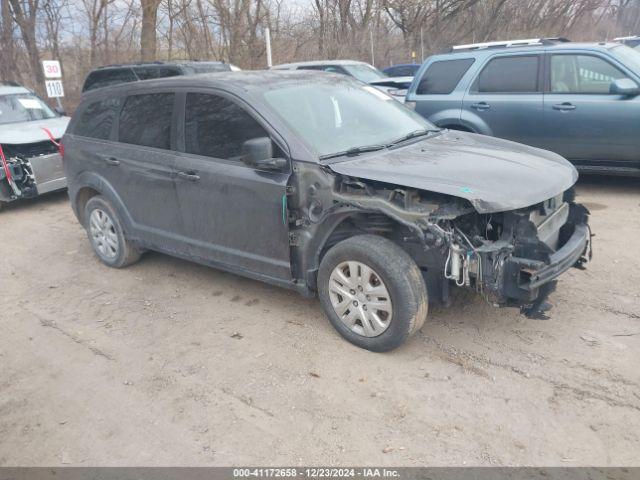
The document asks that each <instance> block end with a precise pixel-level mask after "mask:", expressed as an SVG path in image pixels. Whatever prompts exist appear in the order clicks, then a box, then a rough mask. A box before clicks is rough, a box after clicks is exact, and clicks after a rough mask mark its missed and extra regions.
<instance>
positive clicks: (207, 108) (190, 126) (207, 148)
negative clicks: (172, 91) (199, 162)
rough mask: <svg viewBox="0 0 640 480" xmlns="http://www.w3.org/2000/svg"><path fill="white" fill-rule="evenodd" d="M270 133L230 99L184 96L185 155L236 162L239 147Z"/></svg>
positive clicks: (215, 96)
mask: <svg viewBox="0 0 640 480" xmlns="http://www.w3.org/2000/svg"><path fill="white" fill-rule="evenodd" d="M268 136H269V134H268V133H267V132H266V131H265V130H264V128H262V126H261V125H260V124H259V123H258V122H257V121H256V120H255V119H254V118H253V117H252V116H251V115H249V114H248V113H247V112H246V111H245V110H244V109H242V108H241V107H240V106H239V105H237V104H235V103H234V102H232V101H231V100H227V99H226V98H224V97H220V96H218V95H211V94H208V93H189V94H187V104H186V112H185V146H186V151H187V152H188V153H194V154H197V155H204V156H207V157H213V158H223V159H233V160H235V159H239V157H240V152H241V149H242V144H243V143H244V142H246V141H247V140H251V139H252V138H259V137H268Z"/></svg>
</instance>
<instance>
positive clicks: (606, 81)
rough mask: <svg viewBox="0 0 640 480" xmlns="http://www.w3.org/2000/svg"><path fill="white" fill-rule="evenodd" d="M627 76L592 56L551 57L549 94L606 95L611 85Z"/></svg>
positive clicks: (604, 61)
mask: <svg viewBox="0 0 640 480" xmlns="http://www.w3.org/2000/svg"><path fill="white" fill-rule="evenodd" d="M622 78H627V76H626V75H625V74H624V73H622V72H621V71H620V70H618V69H617V68H616V67H614V66H613V65H611V64H610V63H609V62H607V61H606V60H603V59H602V58H599V57H595V56H592V55H553V56H552V57H551V93H577V94H600V95H602V94H608V93H609V89H610V88H611V84H612V83H613V82H614V81H616V80H620V79H622Z"/></svg>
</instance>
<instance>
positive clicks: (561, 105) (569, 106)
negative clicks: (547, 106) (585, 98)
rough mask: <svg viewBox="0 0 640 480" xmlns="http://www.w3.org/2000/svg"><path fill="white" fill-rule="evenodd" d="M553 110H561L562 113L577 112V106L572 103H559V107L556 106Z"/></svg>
mask: <svg viewBox="0 0 640 480" xmlns="http://www.w3.org/2000/svg"><path fill="white" fill-rule="evenodd" d="M553 109H554V110H559V111H561V112H568V111H570V110H575V109H576V106H575V105H573V104H572V103H569V102H564V103H558V104H557V105H554V106H553Z"/></svg>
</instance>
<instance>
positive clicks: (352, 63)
mask: <svg viewBox="0 0 640 480" xmlns="http://www.w3.org/2000/svg"><path fill="white" fill-rule="evenodd" d="M271 68H272V70H319V71H323V72H329V73H341V74H343V75H348V76H350V77H354V78H356V79H358V80H360V81H361V82H364V83H368V84H369V85H372V86H374V87H376V88H377V89H379V90H382V91H383V92H386V93H388V94H389V95H391V96H393V97H394V98H395V99H396V100H398V101H400V102H404V97H405V96H406V94H407V90H408V89H409V87H410V86H411V81H412V80H413V77H388V76H387V75H385V74H384V73H382V72H381V71H380V70H378V69H377V68H376V67H374V66H373V65H370V64H368V63H366V62H358V61H356V60H316V61H311V62H297V63H284V64H282V65H276V66H275V67H271Z"/></svg>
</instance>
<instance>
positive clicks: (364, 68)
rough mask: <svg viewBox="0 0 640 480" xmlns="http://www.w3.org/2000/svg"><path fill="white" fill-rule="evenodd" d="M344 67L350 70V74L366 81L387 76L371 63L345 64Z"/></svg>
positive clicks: (373, 80)
mask: <svg viewBox="0 0 640 480" xmlns="http://www.w3.org/2000/svg"><path fill="white" fill-rule="evenodd" d="M342 67H343V68H344V69H345V70H346V71H347V72H349V75H351V76H353V77H355V78H357V79H358V80H360V81H361V82H364V83H370V82H375V81H376V80H382V79H383V78H387V76H386V75H385V74H384V73H382V72H381V71H380V70H378V69H377V68H375V67H372V66H371V65H343V66H342Z"/></svg>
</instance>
